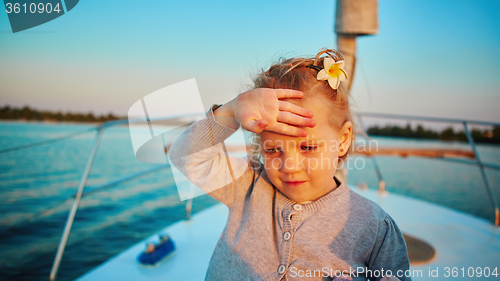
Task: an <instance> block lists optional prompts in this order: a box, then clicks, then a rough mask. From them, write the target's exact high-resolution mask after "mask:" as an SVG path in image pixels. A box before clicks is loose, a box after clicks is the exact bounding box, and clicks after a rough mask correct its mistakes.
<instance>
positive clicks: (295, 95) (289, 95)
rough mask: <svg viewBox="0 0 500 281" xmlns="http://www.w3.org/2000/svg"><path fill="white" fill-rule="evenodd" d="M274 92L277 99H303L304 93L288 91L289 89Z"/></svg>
mask: <svg viewBox="0 0 500 281" xmlns="http://www.w3.org/2000/svg"><path fill="white" fill-rule="evenodd" d="M274 91H275V92H276V97H277V98H278V99H286V98H302V97H304V93H303V92H301V91H296V90H290V89H274Z"/></svg>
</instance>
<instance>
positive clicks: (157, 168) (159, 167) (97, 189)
mask: <svg viewBox="0 0 500 281" xmlns="http://www.w3.org/2000/svg"><path fill="white" fill-rule="evenodd" d="M185 117H188V118H189V117H195V116H194V115H193V116H175V117H169V118H161V119H156V120H146V121H147V122H148V123H149V125H150V122H156V121H168V120H174V119H178V118H185ZM360 117H375V118H388V119H404V120H419V121H431V122H447V123H460V124H462V125H463V126H464V132H465V135H466V137H467V141H468V143H469V144H470V146H471V149H472V151H473V152H474V155H475V159H474V160H464V159H449V158H440V159H442V160H445V161H454V162H460V163H465V164H470V165H475V166H478V167H479V169H480V172H481V176H482V178H483V181H484V184H485V187H486V190H487V194H488V197H489V199H490V201H491V203H492V205H493V208H494V210H495V214H494V216H495V218H494V222H495V226H497V227H498V225H499V216H500V211H499V207H498V204H497V200H496V198H495V195H494V193H493V190H492V188H491V186H490V183H489V181H488V177H487V175H486V173H485V168H489V169H494V170H500V166H499V165H496V164H493V163H485V162H483V161H481V158H480V156H479V153H478V150H477V147H476V144H475V141H474V138H473V137H472V134H471V133H470V131H469V128H468V126H469V125H470V124H475V125H486V126H500V123H494V122H485V121H473V120H461V119H446V118H433V117H420V116H409V115H393V114H380V113H360ZM144 122H145V121H144V120H131V119H123V120H114V121H108V122H105V123H103V124H101V125H98V126H95V127H92V128H88V129H85V130H81V131H77V132H73V133H70V134H66V135H63V136H60V137H57V138H52V139H47V140H43V141H38V142H34V143H30V144H25V145H20V146H16V147H11V148H6V149H2V150H0V154H3V153H7V152H13V151H18V150H23V149H28V148H32V147H36V146H41V145H48V144H52V143H55V142H58V141H62V140H65V139H70V138H74V137H76V136H79V135H83V134H87V133H90V132H93V131H95V132H96V133H95V137H94V139H93V142H92V145H91V148H90V153H89V156H88V159H87V163H86V166H85V170H84V172H83V174H82V176H81V179H80V184H79V186H78V189H77V192H76V193H74V194H73V195H71V196H70V197H68V198H67V199H64V200H62V201H59V202H56V203H55V204H53V205H51V206H50V207H49V208H47V209H45V210H42V211H40V212H37V213H34V214H32V215H29V216H27V217H26V218H24V219H22V220H20V221H17V222H15V225H18V224H22V223H26V222H29V221H32V220H34V219H37V218H39V217H42V216H44V215H45V214H47V213H49V212H50V211H51V210H53V209H54V208H57V207H58V206H60V205H62V204H64V203H66V202H68V201H70V200H73V205H72V208H71V210H70V213H69V215H68V219H67V221H66V225H65V228H64V232H63V235H62V238H61V241H60V243H59V247H58V250H57V254H56V257H55V260H54V264H53V267H52V270H51V274H50V280H55V278H56V275H57V271H58V268H59V264H60V262H61V259H62V254H63V252H64V248H65V246H66V242H67V240H68V237H69V233H70V230H71V226H72V224H73V220H74V217H75V213H76V211H77V209H78V205H79V202H80V200H81V198H82V197H85V196H87V195H90V194H93V193H97V192H100V191H103V190H106V189H108V188H111V187H113V186H116V185H119V184H121V183H124V182H126V181H130V180H133V179H135V178H138V177H142V176H144V175H147V174H150V173H154V172H157V171H160V170H162V169H165V168H168V167H169V166H170V165H169V164H168V163H167V164H159V165H156V166H154V167H152V168H149V169H145V170H143V171H139V172H135V173H132V174H128V175H126V176H123V177H120V178H118V179H114V180H112V181H109V182H107V183H104V184H101V185H98V186H93V187H91V189H90V190H87V191H85V192H84V188H85V186H86V183H87V177H88V174H89V172H90V169H91V167H92V164H93V161H94V158H95V154H96V152H97V149H98V147H99V144H100V141H101V138H102V135H103V133H104V131H105V130H106V129H107V128H110V127H114V126H119V125H127V124H130V123H144ZM360 124H361V127H362V129H363V131H364V130H365V129H364V125H363V121H362V119H361V118H360ZM371 159H372V161H373V164H374V168H375V172H376V175H377V179H378V181H379V191H381V192H385V190H384V188H385V181H384V180H383V176H382V172H381V170H380V167H379V165H378V163H377V160H376V157H375V156H371ZM191 207H192V199H191V200H189V201H188V202H187V203H186V219H189V218H190V212H191ZM12 226H13V225H11V226H9V228H10V227H12Z"/></svg>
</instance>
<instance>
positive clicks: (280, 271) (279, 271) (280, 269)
mask: <svg viewBox="0 0 500 281" xmlns="http://www.w3.org/2000/svg"><path fill="white" fill-rule="evenodd" d="M285 269H286V267H285V266H284V265H280V267H278V273H279V274H283V273H284V272H285Z"/></svg>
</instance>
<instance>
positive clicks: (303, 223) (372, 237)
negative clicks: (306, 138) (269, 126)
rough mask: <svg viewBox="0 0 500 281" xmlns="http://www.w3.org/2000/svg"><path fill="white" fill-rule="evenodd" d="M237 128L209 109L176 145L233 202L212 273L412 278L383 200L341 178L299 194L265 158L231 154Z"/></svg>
mask: <svg viewBox="0 0 500 281" xmlns="http://www.w3.org/2000/svg"><path fill="white" fill-rule="evenodd" d="M234 132H235V130H233V129H231V128H228V127H226V126H223V125H221V124H219V123H218V122H216V121H215V119H214V116H213V112H212V110H209V112H208V113H207V119H204V120H201V121H197V122H195V123H194V124H193V125H191V126H190V127H189V128H188V129H187V130H186V131H185V132H184V133H183V134H182V135H181V137H179V138H178V139H177V140H176V141H175V143H174V144H173V145H172V148H171V150H170V152H169V153H170V155H169V157H170V160H171V162H172V163H173V164H174V165H175V166H176V167H177V168H178V169H179V170H180V171H181V172H182V173H183V174H184V175H185V176H186V177H187V178H188V179H189V180H190V181H191V182H193V183H194V184H196V185H197V186H198V187H200V188H201V189H203V190H206V191H207V192H209V195H210V196H212V197H214V198H215V199H217V200H218V201H220V202H222V203H224V204H225V205H226V206H228V207H229V218H228V221H227V225H226V228H225V229H224V232H223V234H222V236H221V238H220V240H219V242H218V243H217V246H216V248H215V251H214V253H213V256H212V259H211V261H210V265H209V268H208V272H207V275H206V280H302V279H305V280H331V279H333V278H334V277H335V276H338V275H341V274H342V273H344V274H343V277H342V278H343V279H347V280H351V278H352V279H354V280H366V279H367V278H369V279H370V280H380V279H381V277H382V276H384V275H388V274H389V272H388V270H390V275H392V276H398V278H399V279H400V280H411V279H410V278H405V277H404V275H403V273H404V271H406V270H408V269H409V260H408V255H407V252H406V244H405V241H404V238H403V235H402V234H401V231H400V230H399V228H398V227H397V225H396V223H395V222H394V221H393V219H392V218H391V217H390V216H389V215H388V214H387V213H386V212H384V210H382V209H381V208H380V207H379V206H378V205H377V204H375V203H373V202H372V201H370V200H367V199H365V198H364V197H362V196H360V195H358V194H356V193H355V192H353V191H351V190H350V189H349V188H348V187H347V185H346V184H344V183H341V182H340V181H339V180H338V179H336V178H335V180H336V182H337V184H338V187H337V188H336V189H334V190H333V191H331V192H329V193H327V194H325V195H323V196H322V197H320V198H319V199H317V200H315V201H313V202H310V203H306V204H298V203H296V202H293V201H292V200H290V199H289V198H287V197H286V196H285V195H284V194H283V193H281V192H280V191H279V190H278V189H276V188H275V187H274V186H273V184H272V183H271V181H270V180H269V178H268V177H267V175H266V171H265V170H264V168H263V166H260V167H259V168H253V169H252V168H250V167H249V165H248V162H247V161H246V160H245V159H242V158H237V157H229V159H227V158H226V155H227V154H225V153H224V151H223V149H222V142H223V141H224V140H225V139H226V138H228V137H229V136H230V135H231V134H232V133H234ZM228 160H229V161H228ZM228 163H230V165H228ZM219 187H220V188H219ZM214 189H215V190H214ZM401 276H403V277H401ZM343 279H342V280H343ZM384 279H385V278H384ZM335 280H341V278H336V279H335Z"/></svg>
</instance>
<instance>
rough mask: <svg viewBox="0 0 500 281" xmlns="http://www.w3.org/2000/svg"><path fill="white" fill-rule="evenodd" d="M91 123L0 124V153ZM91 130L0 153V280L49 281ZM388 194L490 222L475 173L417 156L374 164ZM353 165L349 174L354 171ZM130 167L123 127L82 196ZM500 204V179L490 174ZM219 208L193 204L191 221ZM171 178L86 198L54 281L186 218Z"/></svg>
mask: <svg viewBox="0 0 500 281" xmlns="http://www.w3.org/2000/svg"><path fill="white" fill-rule="evenodd" d="M93 127H95V125H94V124H70V123H54V124H47V123H22V122H0V150H2V149H6V148H11V147H17V146H21V145H24V144H30V143H34V142H38V141H42V140H48V139H53V138H57V137H60V136H64V135H66V134H70V133H74V132H79V131H82V130H86V129H91V128H93ZM94 137H95V131H92V132H88V133H85V134H82V135H79V136H77V137H74V138H70V139H66V140H61V141H58V142H54V143H50V144H44V145H40V146H36V147H31V148H26V149H21V150H17V151H12V152H7V153H2V154H0V280H47V279H48V276H49V273H50V270H51V267H52V264H53V262H54V258H55V254H56V251H57V247H58V244H59V241H60V239H61V235H62V232H63V229H64V225H65V223H66V220H67V217H68V212H69V209H70V208H71V205H72V202H73V195H74V194H75V192H76V191H77V188H78V185H79V182H80V179H81V176H82V173H83V171H84V169H85V164H86V162H87V158H88V155H89V152H90V147H91V143H92V141H93V139H94ZM372 139H373V140H375V141H377V142H378V145H379V146H397V147H419V148H455V149H470V146H468V145H467V144H466V143H458V142H443V141H433V140H414V139H397V138H388V137H378V138H372ZM477 148H478V150H479V154H480V157H481V160H482V161H484V162H489V163H494V164H497V165H500V160H499V159H500V146H497V145H484V144H478V145H477ZM376 161H377V163H378V165H379V168H380V170H381V173H382V176H383V179H384V181H385V182H386V190H388V191H389V192H394V193H398V194H402V195H406V196H411V197H414V198H419V199H423V200H426V201H430V202H434V203H437V204H440V205H443V206H446V207H450V208H453V209H456V210H459V211H461V212H466V213H469V214H471V215H474V216H477V217H480V218H482V219H486V220H488V221H490V222H492V221H493V208H492V205H491V203H490V200H489V197H488V194H487V191H486V188H485V185H484V182H483V179H482V177H481V174H480V170H479V168H478V167H477V166H472V165H467V164H461V163H451V162H446V161H443V160H438V159H427V158H420V157H408V158H400V157H377V158H376ZM349 163H350V164H351V165H347V166H348V167H349V172H348V184H349V185H350V186H352V187H354V186H356V185H357V184H359V183H365V184H367V185H368V186H369V187H370V188H378V180H377V177H376V173H375V168H374V162H373V160H372V159H371V158H366V157H361V158H359V159H358V160H356V161H355V162H354V160H351V161H350V162H349ZM354 163H355V164H356V165H355V164H354ZM156 165H158V164H148V163H142V162H140V161H138V160H137V159H136V158H135V155H134V150H133V147H132V142H131V139H130V133H129V130H128V127H126V126H121V127H116V128H115V127H114V128H109V129H107V130H106V131H105V133H104V135H103V138H102V141H101V145H100V146H99V149H98V151H97V154H96V157H95V160H94V163H93V166H92V170H91V171H90V174H89V177H88V182H87V185H86V190H89V189H91V188H92V187H93V186H98V185H100V184H104V183H106V182H109V181H111V180H115V179H118V178H120V177H123V176H126V175H129V174H131V173H135V172H139V171H143V170H146V169H150V168H153V167H155V166H156ZM486 173H487V175H488V180H489V182H490V185H491V186H492V187H493V189H494V193H495V195H496V197H497V198H499V199H500V189H499V188H498V186H499V184H500V172H498V171H494V170H489V169H486ZM215 203H216V201H215V200H213V199H212V198H210V197H209V196H207V195H204V196H200V197H196V198H195V200H194V203H193V212H197V211H200V210H202V209H205V208H207V207H209V206H211V205H213V204H215ZM185 204H186V202H183V201H180V199H179V194H178V192H177V189H176V185H175V181H174V179H173V177H172V173H171V171H170V170H169V169H168V168H166V169H162V170H160V171H158V172H155V173H151V174H148V175H145V176H142V177H139V178H136V179H134V180H131V181H127V182H124V183H121V184H119V185H116V186H113V187H110V188H108V189H105V190H103V191H100V192H96V193H93V194H91V195H88V196H84V197H83V198H82V201H81V203H80V205H79V209H78V211H77V213H76V216H75V220H74V224H73V227H72V229H71V234H70V236H69V240H68V244H67V247H66V249H65V252H64V255H63V258H62V262H61V266H60V269H59V273H58V280H73V279H75V278H77V277H79V276H81V275H82V274H84V273H85V272H87V271H89V270H91V269H92V268H94V267H96V266H98V265H99V264H101V263H103V262H104V261H106V260H107V259H109V258H111V257H112V256H114V255H116V254H118V253H120V252H121V251H123V250H125V249H127V248H128V247H130V246H131V245H133V244H135V243H137V242H138V241H140V240H142V239H144V238H146V237H148V236H150V235H151V234H153V233H155V232H157V231H158V230H160V229H163V228H164V227H166V226H168V225H170V224H172V223H174V222H176V221H178V220H182V219H184V218H185Z"/></svg>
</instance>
